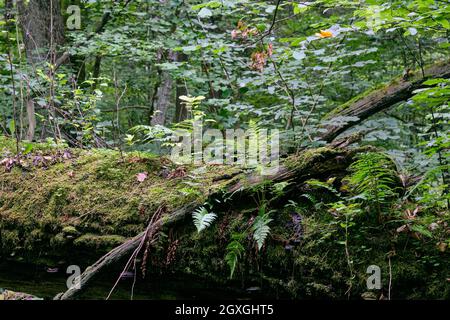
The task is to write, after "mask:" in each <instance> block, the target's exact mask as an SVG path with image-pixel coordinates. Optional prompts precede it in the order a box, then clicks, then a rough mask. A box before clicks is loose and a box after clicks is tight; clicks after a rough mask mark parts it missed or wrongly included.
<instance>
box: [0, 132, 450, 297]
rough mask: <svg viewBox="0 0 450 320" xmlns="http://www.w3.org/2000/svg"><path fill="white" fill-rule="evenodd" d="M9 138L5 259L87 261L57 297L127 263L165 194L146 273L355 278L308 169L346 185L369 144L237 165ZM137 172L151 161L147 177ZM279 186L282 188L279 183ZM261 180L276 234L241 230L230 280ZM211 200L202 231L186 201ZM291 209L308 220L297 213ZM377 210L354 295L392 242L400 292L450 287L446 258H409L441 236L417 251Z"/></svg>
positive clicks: (2, 185) (303, 282)
mask: <svg viewBox="0 0 450 320" xmlns="http://www.w3.org/2000/svg"><path fill="white" fill-rule="evenodd" d="M14 150H15V147H14V141H11V140H9V139H5V138H2V137H0V153H1V156H2V157H1V159H3V160H0V161H1V162H2V164H1V165H0V259H13V260H15V261H17V260H19V261H25V262H31V263H34V264H41V265H42V264H45V265H46V266H51V267H56V266H59V267H60V268H62V267H63V266H67V265H72V264H75V265H79V266H80V267H83V268H84V267H86V266H89V265H91V267H90V268H87V269H86V271H85V273H84V274H83V276H82V278H81V279H82V286H81V289H82V290H71V291H68V292H67V293H65V294H63V295H59V296H58V298H63V299H68V298H76V297H79V294H80V293H81V297H82V296H83V294H82V292H83V291H84V289H88V290H89V287H90V285H89V283H90V281H91V280H93V279H95V278H96V276H97V275H98V274H100V273H102V272H104V271H106V270H112V269H114V270H116V269H117V267H120V269H122V267H123V265H122V262H123V261H124V259H128V258H129V257H130V255H132V253H134V250H136V248H138V247H139V244H140V243H142V238H143V236H144V235H145V233H144V232H145V230H146V226H147V225H148V224H149V221H150V220H151V219H152V217H153V215H154V212H155V211H156V210H157V209H158V208H159V207H161V206H162V205H164V206H165V207H166V210H165V214H164V215H163V216H162V217H161V219H160V220H158V221H157V222H156V224H155V225H158V228H159V227H160V228H161V229H160V230H161V233H160V234H161V236H160V237H159V238H158V239H157V240H155V241H156V242H153V241H152V244H153V245H152V246H151V251H150V255H149V257H148V259H147V260H145V261H147V263H148V266H147V273H148V274H149V277H150V278H152V275H153V276H157V277H160V276H161V274H162V275H170V274H177V275H180V276H184V275H186V276H189V275H191V276H196V277H200V278H201V279H203V280H204V281H205V283H206V282H209V283H216V284H218V285H220V286H226V287H231V288H239V287H241V286H244V285H245V286H246V287H247V286H248V287H254V286H257V287H258V286H264V288H265V289H266V290H270V292H271V293H272V294H274V295H275V294H276V295H277V296H278V294H279V293H280V294H282V296H283V297H290V298H293V297H294V298H295V297H328V298H332V297H334V298H336V297H343V296H345V292H347V290H348V279H349V275H348V272H347V264H346V260H345V256H344V251H343V250H342V249H343V248H342V246H341V245H340V244H339V243H340V242H342V233H341V231H342V230H341V229H340V227H339V224H336V221H335V219H334V217H333V216H332V215H331V214H330V212H329V211H328V209H327V208H328V207H327V205H325V206H324V207H321V208H316V207H315V204H314V203H315V202H313V201H312V200H314V199H313V198H315V199H316V201H317V202H316V203H329V202H333V201H336V196H335V195H333V193H332V192H330V193H327V191H326V190H324V189H321V190H316V191H315V189H314V188H312V187H311V185H309V182H308V180H310V179H317V180H320V181H323V182H324V183H327V182H329V181H331V183H332V184H333V187H335V188H337V189H339V190H341V192H344V193H345V192H348V191H345V188H344V187H345V183H344V184H343V183H342V179H343V178H344V177H345V176H346V175H347V174H348V167H349V165H350V164H351V163H353V161H354V158H355V156H356V155H358V154H360V153H361V152H365V151H366V150H367V149H344V148H336V147H331V146H330V147H323V148H318V149H311V150H306V151H304V152H301V153H299V154H296V155H291V156H289V157H288V158H286V159H284V160H283V161H282V165H281V167H280V170H279V171H278V172H277V173H276V174H274V175H272V176H261V175H260V174H259V173H257V172H255V171H251V170H249V169H245V168H240V167H232V166H215V165H205V166H201V167H194V166H187V165H185V166H180V165H176V164H173V163H172V162H171V161H170V160H169V159H166V158H164V157H155V156H151V155H149V154H145V153H124V154H123V155H121V154H120V153H118V152H114V151H107V150H90V151H86V150H76V149H66V148H65V147H61V146H59V147H58V146H57V147H49V146H48V145H40V144H35V145H33V150H32V152H30V153H28V154H27V155H24V156H22V157H20V159H19V158H17V157H15V156H14V154H13V151H14ZM5 159H6V160H7V161H4V160H5ZM139 173H146V175H145V177H146V178H145V179H144V180H143V181H141V182H139V181H138V179H137V175H138V174H139ZM141 180H142V179H141ZM280 186H281V187H282V192H277V190H278V187H280ZM341 188H343V189H341ZM262 192H263V193H264V195H265V197H267V199H271V200H270V209H274V210H276V212H275V213H273V214H271V218H272V219H273V221H272V222H271V224H270V228H271V235H270V239H267V241H266V243H265V245H264V248H263V249H262V250H261V251H259V250H256V251H255V244H254V241H252V240H251V239H248V238H246V239H245V242H244V243H243V245H244V246H245V248H246V251H245V254H244V255H243V257H242V259H241V260H240V261H239V267H238V270H237V271H236V273H235V274H236V275H239V278H240V280H233V279H231V280H230V279H229V272H230V271H229V268H228V266H227V264H226V262H225V261H224V257H225V255H226V250H227V249H226V248H227V245H228V243H229V242H230V239H231V238H232V235H233V234H234V233H235V232H240V231H242V230H243V229H245V228H248V226H249V225H251V223H252V221H253V219H254V218H255V215H257V214H258V210H259V209H258V208H259V204H258V203H257V201H256V199H255V198H258V197H259V196H260V195H261V193H262ZM272 199H275V200H272ZM292 201H294V202H295V203H296V205H295V207H292V206H291V204H292ZM205 202H209V203H211V204H214V208H213V211H214V212H215V213H217V215H218V217H217V219H216V221H215V222H214V223H213V224H212V225H211V226H210V227H209V228H207V229H206V230H204V231H202V232H201V233H197V232H196V229H195V226H194V224H193V221H192V217H191V212H192V211H193V210H194V209H195V208H197V207H199V206H203V205H204V204H205ZM219 202H220V203H219ZM294 208H295V209H294ZM296 210H300V211H296ZM294 218H295V219H297V220H298V219H300V221H301V223H297V224H293V219H294ZM375 220H376V219H375ZM375 220H373V219H364V220H363V221H360V223H361V225H362V226H363V228H361V229H358V234H357V236H358V237H357V238H353V240H352V241H351V244H350V248H349V250H350V252H352V254H353V255H354V260H355V261H357V262H355V263H356V264H355V277H354V285H353V291H352V295H354V296H356V297H359V296H360V294H361V293H363V292H364V291H365V290H366V288H365V281H366V280H365V279H366V278H365V277H366V268H367V265H370V264H376V265H379V266H380V267H381V268H382V269H383V270H387V269H386V268H388V267H389V266H388V261H387V260H386V259H385V257H386V252H390V251H392V250H394V249H393V248H395V247H397V249H398V250H397V253H398V254H397V256H396V257H395V258H392V259H393V260H392V278H393V279H394V280H393V286H394V288H395V290H396V291H395V292H396V294H397V297H412V298H414V297H415V298H423V297H442V296H448V294H449V293H448V292H447V291H446V292H445V293H442V292H443V291H442V290H444V291H445V288H443V287H442V284H443V282H442V279H443V274H445V270H444V269H443V268H440V267H431V268H432V269H430V267H429V266H428V265H427V264H414V265H411V261H414V260H415V259H416V256H417V254H422V255H429V254H430V252H434V251H435V250H436V249H435V248H434V244H433V243H430V244H429V245H427V246H425V245H423V250H422V246H421V247H420V248H419V249H420V250H422V251H423V252H422V253H421V252H418V250H419V249H417V248H413V249H409V247H408V250H405V248H406V247H407V246H409V243H410V239H409V236H408V235H407V234H401V235H399V236H395V237H392V234H391V233H392V230H394V231H395V228H396V227H398V226H399V225H397V224H395V223H393V224H392V225H391V228H387V229H386V228H384V227H382V226H379V225H378V220H376V221H375ZM371 221H372V222H373V223H372V222H371ZM391 238H392V241H391V240H390V239H391ZM420 250H419V251H420ZM433 250H434V251H433ZM141 254H142V252H141ZM98 257H102V258H101V259H98ZM142 258H143V256H142ZM143 261H144V260H142V261H141V262H143ZM389 263H390V262H389ZM108 266H110V267H111V268H108V269H106V267H108ZM114 266H115V267H114ZM261 266H263V269H261ZM433 268H434V269H433ZM116 272H117V276H119V274H120V273H119V271H117V270H116V271H114V274H116ZM235 277H236V276H235ZM423 279H426V283H424V281H425V280H423ZM244 283H245V284H244ZM405 283H406V284H408V285H404V284H405ZM411 283H414V286H413V288H412V287H411V285H409V284H411ZM416 284H417V285H416ZM111 285H112V283H111ZM415 288H420V289H417V290H418V291H417V290H416V289H415ZM418 292H420V294H418Z"/></svg>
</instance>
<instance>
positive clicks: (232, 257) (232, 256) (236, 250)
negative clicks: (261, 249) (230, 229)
mask: <svg viewBox="0 0 450 320" xmlns="http://www.w3.org/2000/svg"><path fill="white" fill-rule="evenodd" d="M243 238H245V233H233V234H232V235H231V239H232V241H231V242H230V243H229V244H228V246H227V254H226V256H225V261H226V262H227V264H228V266H229V267H230V279H232V278H233V275H234V271H235V270H236V266H237V263H238V260H239V258H240V257H241V255H242V254H243V252H244V250H245V248H244V246H243V245H242V244H241V241H242V239H243Z"/></svg>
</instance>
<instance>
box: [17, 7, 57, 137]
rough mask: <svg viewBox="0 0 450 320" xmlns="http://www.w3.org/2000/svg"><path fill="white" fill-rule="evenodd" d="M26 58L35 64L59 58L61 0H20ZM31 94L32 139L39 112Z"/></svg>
mask: <svg viewBox="0 0 450 320" xmlns="http://www.w3.org/2000/svg"><path fill="white" fill-rule="evenodd" d="M17 9H18V12H19V23H20V27H21V29H22V34H23V41H24V45H25V52H26V56H27V61H28V63H29V64H30V66H32V67H33V68H35V67H36V66H37V65H39V64H42V63H43V62H45V61H50V62H52V61H53V60H54V59H56V58H57V52H56V49H55V48H57V47H59V46H61V45H62V44H63V43H64V20H63V16H62V14H61V5H60V1H59V0H51V1H48V0H30V1H29V2H25V1H23V0H18V1H17ZM34 105H35V104H34V100H33V97H32V95H30V94H29V95H27V101H26V111H27V119H28V131H27V139H28V140H30V141H32V140H33V139H34V135H35V131H36V115H35V108H34Z"/></svg>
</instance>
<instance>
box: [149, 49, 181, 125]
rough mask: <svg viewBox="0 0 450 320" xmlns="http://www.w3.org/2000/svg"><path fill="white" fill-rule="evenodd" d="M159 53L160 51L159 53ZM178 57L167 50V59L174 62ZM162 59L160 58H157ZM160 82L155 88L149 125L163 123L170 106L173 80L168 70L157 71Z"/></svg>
mask: <svg viewBox="0 0 450 320" xmlns="http://www.w3.org/2000/svg"><path fill="white" fill-rule="evenodd" d="M160 54H161V53H160ZM161 55H162V54H161ZM177 59H178V54H177V53H176V52H173V51H169V52H168V59H167V60H168V61H169V62H175V61H177ZM159 60H160V61H161V60H162V59H161V58H160V59H159ZM159 77H160V84H159V86H158V89H157V90H156V95H155V99H154V100H153V115H152V120H151V125H152V126H154V125H164V124H165V122H166V117H167V112H168V111H169V108H170V103H171V98H172V91H173V90H172V89H173V87H174V80H173V79H172V75H171V74H170V72H169V71H165V70H161V71H160V72H159Z"/></svg>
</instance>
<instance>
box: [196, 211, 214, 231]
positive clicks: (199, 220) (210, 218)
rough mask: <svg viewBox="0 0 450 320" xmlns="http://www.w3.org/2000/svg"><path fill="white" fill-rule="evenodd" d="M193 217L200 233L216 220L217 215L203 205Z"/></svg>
mask: <svg viewBox="0 0 450 320" xmlns="http://www.w3.org/2000/svg"><path fill="white" fill-rule="evenodd" d="M192 218H193V219H194V224H195V227H196V228H197V231H198V233H200V232H201V231H203V230H204V229H206V228H207V227H209V226H210V225H211V223H213V222H214V220H215V219H216V218H217V215H216V214H215V213H212V212H211V213H210V212H208V210H206V208H205V207H201V208H198V209H197V210H195V211H194V212H193V213H192Z"/></svg>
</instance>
